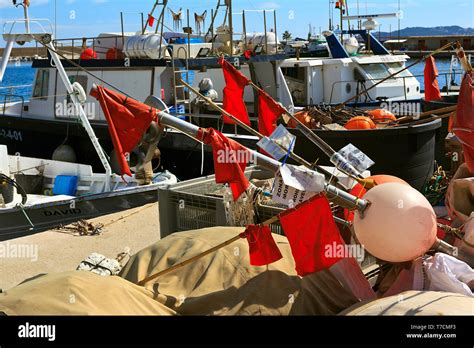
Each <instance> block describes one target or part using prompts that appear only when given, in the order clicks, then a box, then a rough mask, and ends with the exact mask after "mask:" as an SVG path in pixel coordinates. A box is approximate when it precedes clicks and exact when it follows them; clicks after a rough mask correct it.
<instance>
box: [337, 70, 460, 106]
mask: <svg viewBox="0 0 474 348" xmlns="http://www.w3.org/2000/svg"><path fill="white" fill-rule="evenodd" d="M453 76H454V77H455V76H462V73H461V72H459V73H451V72H446V73H438V80H439V79H440V78H442V79H444V80H445V85H444V86H453V84H452V82H453V80H452V78H453ZM422 77H424V75H411V76H394V77H392V78H391V80H402V81H403V89H404V97H405V101H407V100H408V95H407V84H406V80H407V79H413V78H415V79H419V78H422ZM384 79H385V78H381V79H373V78H370V79H363V80H344V81H336V82H334V83H333V84H332V87H331V94H330V98H329V104H332V102H333V97H334V89H335V88H336V87H337V86H338V85H341V84H351V88H352V87H353V85H355V86H356V90H357V87H359V86H360V88H367V89H368V87H370V86H367V87H366V86H365V84H366V83H367V82H372V83H373V84H376V83H378V82H380V81H382V80H384ZM360 92H361V91H359V93H360ZM418 92H421V90H419V91H418ZM449 92H450V90H449V88H446V93H447V95H449ZM364 96H366V97H368V98H370V95H369V92H367V93H364V94H362V95H361V97H364Z"/></svg>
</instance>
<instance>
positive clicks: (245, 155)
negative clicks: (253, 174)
mask: <svg viewBox="0 0 474 348" xmlns="http://www.w3.org/2000/svg"><path fill="white" fill-rule="evenodd" d="M200 133H201V134H199V135H198V138H199V139H200V140H201V141H202V142H203V143H204V144H206V145H211V146H212V154H213V157H214V171H215V173H216V182H217V183H218V184H230V187H231V189H232V194H233V196H234V200H237V199H239V197H240V196H241V195H242V193H244V192H245V191H246V190H247V189H248V187H249V186H250V182H249V181H248V179H247V178H246V176H245V169H246V168H247V164H248V161H249V159H250V152H249V150H248V149H247V148H246V147H244V146H242V145H240V144H239V143H238V142H236V141H234V140H232V139H229V138H227V137H226V136H225V135H223V134H222V133H221V132H219V131H217V130H215V129H213V128H209V129H200Z"/></svg>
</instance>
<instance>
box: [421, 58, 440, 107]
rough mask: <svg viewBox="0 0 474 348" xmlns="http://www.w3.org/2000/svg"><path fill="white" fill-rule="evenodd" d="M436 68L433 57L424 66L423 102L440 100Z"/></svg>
mask: <svg viewBox="0 0 474 348" xmlns="http://www.w3.org/2000/svg"><path fill="white" fill-rule="evenodd" d="M438 75H439V74H438V68H436V62H435V59H434V58H433V56H431V57H429V58H428V59H427V60H426V65H425V100H426V101H431V100H440V99H441V92H440V90H439V84H438Z"/></svg>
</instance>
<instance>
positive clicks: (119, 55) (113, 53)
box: [105, 47, 124, 60]
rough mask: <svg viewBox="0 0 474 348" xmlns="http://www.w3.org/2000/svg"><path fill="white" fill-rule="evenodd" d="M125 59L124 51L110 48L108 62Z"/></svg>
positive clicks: (107, 56)
mask: <svg viewBox="0 0 474 348" xmlns="http://www.w3.org/2000/svg"><path fill="white" fill-rule="evenodd" d="M123 58H124V55H123V51H122V50H120V49H117V48H115V47H113V48H109V50H108V51H107V53H106V54H105V59H107V60H116V59H123Z"/></svg>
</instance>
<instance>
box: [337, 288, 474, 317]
mask: <svg viewBox="0 0 474 348" xmlns="http://www.w3.org/2000/svg"><path fill="white" fill-rule="evenodd" d="M341 315H357V316H361V315H433V316H434V315H474V299H472V298H471V297H467V296H464V295H460V294H453V293H449V292H437V291H407V292H403V293H401V294H399V295H396V296H391V297H386V298H383V299H379V300H376V301H371V302H361V303H359V304H356V305H354V306H353V307H351V308H349V309H347V310H345V311H344V312H342V313H341Z"/></svg>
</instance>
